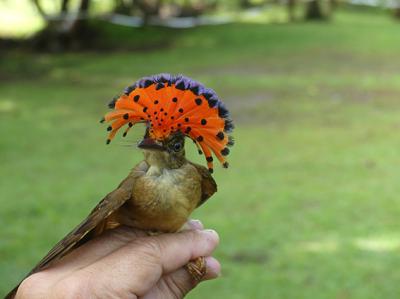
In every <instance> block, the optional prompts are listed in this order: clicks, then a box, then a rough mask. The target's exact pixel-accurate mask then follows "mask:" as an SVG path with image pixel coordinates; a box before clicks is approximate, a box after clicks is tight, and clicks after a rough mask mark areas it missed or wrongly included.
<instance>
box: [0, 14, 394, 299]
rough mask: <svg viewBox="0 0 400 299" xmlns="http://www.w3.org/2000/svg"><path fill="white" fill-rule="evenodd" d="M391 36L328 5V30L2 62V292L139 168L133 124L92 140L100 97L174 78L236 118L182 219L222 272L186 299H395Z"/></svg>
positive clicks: (239, 34) (310, 27) (237, 27)
mask: <svg viewBox="0 0 400 299" xmlns="http://www.w3.org/2000/svg"><path fill="white" fill-rule="evenodd" d="M398 30H399V29H398V24H396V23H394V22H393V23H392V22H391V21H390V19H389V18H387V16H384V15H375V14H373V13H369V14H360V13H354V12H351V13H348V12H339V13H338V14H337V16H336V17H335V22H334V23H331V24H307V23H301V24H287V25H268V26H266V25H263V24H233V25H227V26H220V27H202V28H197V29H192V30H182V31H179V33H180V34H179V35H177V36H175V37H173V38H171V39H172V42H171V44H170V45H169V46H168V47H167V48H156V49H153V50H152V51H146V52H122V51H120V52H114V53H81V54H78V53H76V54H65V55H57V56H49V55H45V54H43V55H37V56H31V55H28V54H24V53H14V54H9V55H7V56H6V57H4V58H6V59H3V65H2V67H1V73H0V76H1V78H2V79H1V81H0V134H1V136H2V138H1V140H0V165H1V167H0V182H1V183H2V184H1V187H0V188H1V189H0V190H1V197H0V206H1V209H0V225H1V230H0V232H1V239H0V257H1V258H0V277H1V279H0V294H4V293H5V292H6V291H7V290H8V289H10V288H11V286H12V285H13V284H14V283H16V282H17V281H18V279H20V278H21V277H22V276H23V275H24V273H26V272H27V271H28V270H29V269H30V268H31V267H32V266H33V264H34V263H35V262H36V261H38V259H40V257H42V256H43V255H44V254H45V253H46V251H47V250H48V249H49V248H50V247H51V246H52V245H53V244H54V243H55V242H56V241H57V240H58V239H60V237H62V236H63V235H64V234H65V233H67V232H68V231H69V230H70V229H71V228H72V227H73V226H74V225H75V224H77V223H78V222H79V221H80V220H81V219H82V218H83V217H84V216H85V215H86V214H87V213H88V211H89V210H90V209H91V207H93V205H95V204H96V202H97V201H98V200H99V199H101V198H102V196H103V195H104V194H106V193H107V192H108V191H110V190H111V189H112V188H114V187H115V186H116V185H117V184H118V183H119V181H120V180H121V179H122V178H123V177H124V176H125V175H126V173H127V172H128V170H129V169H130V168H131V167H132V166H133V165H134V164H135V163H136V162H138V161H139V160H140V159H141V153H140V152H138V151H137V150H136V149H134V144H135V142H136V141H137V140H138V139H139V138H140V137H141V134H142V132H143V131H142V129H141V128H138V129H137V130H132V131H131V133H130V135H129V137H128V139H127V140H128V141H123V139H122V138H119V137H117V138H116V140H115V141H114V144H112V145H111V146H105V138H106V131H105V126H104V125H100V124H99V123H98V120H99V119H100V117H101V116H102V114H103V113H104V112H105V111H106V103H107V102H108V100H109V99H111V98H112V97H113V96H114V95H115V94H116V93H118V92H119V91H121V90H122V89H123V88H124V87H125V86H126V85H127V84H129V83H131V82H132V81H134V80H136V79H137V78H139V77H141V76H143V75H148V74H153V73H158V72H172V73H184V74H186V75H188V76H193V77H194V78H196V79H198V80H200V81H202V82H204V83H205V84H206V85H209V86H210V87H212V88H214V89H215V90H216V91H217V92H218V93H219V95H220V96H221V98H222V99H224V101H225V102H226V104H227V106H228V107H229V108H230V109H231V111H232V114H233V118H234V120H236V125H237V130H236V132H235V137H236V141H237V142H236V145H235V147H233V148H232V154H231V155H230V164H231V168H230V169H228V170H224V169H222V168H218V167H216V174H215V177H216V180H217V181H218V184H219V192H218V193H217V194H216V195H215V197H213V198H212V199H211V200H210V201H209V202H208V203H207V204H206V205H204V206H203V207H201V209H199V210H198V211H196V213H195V215H194V217H197V218H200V219H202V221H203V222H204V223H205V225H206V226H207V227H213V228H215V229H216V230H217V231H219V233H220V235H221V244H220V246H219V248H218V251H217V253H216V255H217V257H218V258H219V259H220V260H221V262H222V265H223V276H222V278H221V279H219V280H216V281H212V282H207V283H204V284H202V285H201V286H199V288H198V289H196V290H195V291H194V292H193V293H192V294H191V295H190V296H189V298H206V297H210V298H234V299H235V298H270V299H282V298H298V299H302V298H318V299H334V298H352V299H372V298H397V297H398V294H399V291H400V290H399V287H398V281H399V280H400V272H399V271H397V269H398V268H399V267H400V254H399V250H398V249H399V248H400V233H399V231H400V222H399V220H398V219H399V216H398V215H399V214H400V205H399V202H398V192H399V187H398V186H399V184H398V181H399V180H400V174H399V165H400V156H399V154H398V148H399V147H400V138H399V133H398V131H399V127H400V103H399V101H398V95H399V93H400V76H399V75H398V69H399V67H400V62H399V60H398V53H399V51H400V43H399V41H398V39H397V36H398ZM171 34H172V33H171ZM132 35H133V34H132ZM125 41H126V38H125V37H124V39H123V40H121V41H120V42H125ZM121 145H130V146H129V147H126V146H121ZM131 146H132V147H131ZM192 149H193V148H192ZM188 151H189V153H190V156H191V157H193V159H194V160H196V161H198V162H200V163H203V159H202V158H201V157H198V156H196V155H195V150H194V149H193V150H190V149H188Z"/></svg>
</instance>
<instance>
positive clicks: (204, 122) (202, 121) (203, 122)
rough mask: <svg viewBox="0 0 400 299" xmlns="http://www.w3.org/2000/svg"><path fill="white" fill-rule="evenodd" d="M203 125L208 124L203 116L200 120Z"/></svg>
mask: <svg viewBox="0 0 400 299" xmlns="http://www.w3.org/2000/svg"><path fill="white" fill-rule="evenodd" d="M200 123H201V124H202V125H203V126H205V125H206V124H207V121H206V120H205V119H204V118H203V119H202V120H201V122H200Z"/></svg>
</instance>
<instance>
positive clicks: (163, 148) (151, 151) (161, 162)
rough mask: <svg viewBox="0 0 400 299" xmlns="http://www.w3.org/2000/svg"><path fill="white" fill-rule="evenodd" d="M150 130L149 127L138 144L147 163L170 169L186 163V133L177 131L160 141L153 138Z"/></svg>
mask: <svg viewBox="0 0 400 299" xmlns="http://www.w3.org/2000/svg"><path fill="white" fill-rule="evenodd" d="M148 132H149V131H148V129H147V130H146V134H145V136H144V137H143V140H142V141H140V142H139V144H138V147H139V148H140V149H142V150H143V153H144V158H145V160H146V161H147V163H149V164H150V165H154V166H158V167H160V168H170V169H176V168H179V167H181V166H182V165H183V164H184V163H185V161H186V158H185V135H183V134H182V133H181V132H179V131H177V132H175V133H173V134H171V135H170V136H168V137H167V138H165V139H163V140H161V141H159V140H157V139H153V138H151V137H150V135H149V133H148Z"/></svg>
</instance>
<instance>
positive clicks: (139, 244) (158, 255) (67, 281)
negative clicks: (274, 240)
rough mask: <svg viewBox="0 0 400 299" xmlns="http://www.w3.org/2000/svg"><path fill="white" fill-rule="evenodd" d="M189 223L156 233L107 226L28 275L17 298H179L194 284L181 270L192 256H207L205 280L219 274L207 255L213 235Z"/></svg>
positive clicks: (215, 242)
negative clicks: (171, 231) (173, 230)
mask: <svg viewBox="0 0 400 299" xmlns="http://www.w3.org/2000/svg"><path fill="white" fill-rule="evenodd" d="M187 227H188V229H186V230H184V231H182V232H179V233H174V234H162V235H158V236H147V235H146V234H145V233H144V232H143V231H140V230H133V229H131V228H127V227H121V228H117V229H114V230H110V231H108V232H106V233H105V234H104V235H103V236H101V237H98V238H96V239H94V240H92V241H90V242H88V243H86V244H85V245H83V246H81V247H79V248H78V249H76V250H75V251H73V252H72V253H71V254H69V255H67V256H66V257H65V258H63V259H62V260H61V261H60V262H59V263H57V264H56V265H54V266H53V267H51V268H49V269H46V270H44V271H42V272H38V273H35V274H33V275H31V276H29V277H28V278H26V279H25V280H24V281H23V282H22V284H21V286H20V287H19V289H18V292H17V295H16V297H15V299H27V298H29V299H39V298H40V299H42V298H46V299H53V298H54V299H55V298H57V299H60V298H63V299H67V298H74V299H76V298H99V299H102V298H146V299H151V298H183V297H184V296H185V295H186V294H187V293H188V292H189V291H190V290H192V289H193V288H194V287H195V286H196V282H195V281H194V280H193V279H192V277H191V276H190V274H189V273H188V272H187V270H186V269H185V268H184V266H185V265H186V264H187V263H188V262H189V261H190V260H193V259H195V258H197V257H201V256H205V257H206V262H207V274H206V276H205V277H204V280H208V279H214V278H216V277H218V276H219V274H220V264H219V262H218V261H217V260H216V259H214V258H213V257H211V254H212V252H213V251H214V249H215V248H216V246H217V245H218V241H219V238H218V235H217V233H216V232H215V231H213V230H203V226H202V224H201V223H200V222H199V221H189V222H188V224H187Z"/></svg>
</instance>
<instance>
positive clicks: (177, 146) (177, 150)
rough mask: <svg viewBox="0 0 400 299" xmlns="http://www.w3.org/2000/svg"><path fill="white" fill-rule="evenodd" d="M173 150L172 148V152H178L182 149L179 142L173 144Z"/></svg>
mask: <svg viewBox="0 0 400 299" xmlns="http://www.w3.org/2000/svg"><path fill="white" fill-rule="evenodd" d="M173 148H174V151H176V152H179V151H180V150H181V149H182V143H180V142H177V143H175V144H174V146H173Z"/></svg>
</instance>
